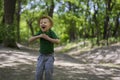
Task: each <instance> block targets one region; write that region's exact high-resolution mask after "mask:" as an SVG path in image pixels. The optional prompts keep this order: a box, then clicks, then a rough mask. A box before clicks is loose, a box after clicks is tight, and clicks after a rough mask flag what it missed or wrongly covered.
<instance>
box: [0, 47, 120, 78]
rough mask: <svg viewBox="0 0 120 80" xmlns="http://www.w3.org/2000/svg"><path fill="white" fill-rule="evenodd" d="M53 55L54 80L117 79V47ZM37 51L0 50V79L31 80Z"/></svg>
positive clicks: (119, 71)
mask: <svg viewBox="0 0 120 80" xmlns="http://www.w3.org/2000/svg"><path fill="white" fill-rule="evenodd" d="M77 51H78V50H72V53H74V55H73V54H70V53H71V51H70V52H67V53H65V54H61V53H56V54H55V63H54V65H55V69H54V80H120V47H119V46H113V47H109V48H100V49H94V50H91V51H89V52H85V53H82V54H78V52H77ZM37 56H38V52H37V51H33V50H14V49H8V48H0V80H34V74H35V67H36V59H37Z"/></svg>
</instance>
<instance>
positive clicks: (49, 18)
mask: <svg viewBox="0 0 120 80" xmlns="http://www.w3.org/2000/svg"><path fill="white" fill-rule="evenodd" d="M45 18H47V19H48V20H49V21H50V23H51V27H52V26H53V20H52V18H51V17H50V16H42V17H40V18H39V19H38V24H40V20H41V19H45Z"/></svg>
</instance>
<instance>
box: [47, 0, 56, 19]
mask: <svg viewBox="0 0 120 80" xmlns="http://www.w3.org/2000/svg"><path fill="white" fill-rule="evenodd" d="M54 8H55V4H54V0H52V1H51V6H50V9H49V11H48V15H49V16H50V17H53V13H54Z"/></svg>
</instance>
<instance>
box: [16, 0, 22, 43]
mask: <svg viewBox="0 0 120 80" xmlns="http://www.w3.org/2000/svg"><path fill="white" fill-rule="evenodd" d="M20 11H21V0H18V1H17V11H16V19H17V42H20Z"/></svg>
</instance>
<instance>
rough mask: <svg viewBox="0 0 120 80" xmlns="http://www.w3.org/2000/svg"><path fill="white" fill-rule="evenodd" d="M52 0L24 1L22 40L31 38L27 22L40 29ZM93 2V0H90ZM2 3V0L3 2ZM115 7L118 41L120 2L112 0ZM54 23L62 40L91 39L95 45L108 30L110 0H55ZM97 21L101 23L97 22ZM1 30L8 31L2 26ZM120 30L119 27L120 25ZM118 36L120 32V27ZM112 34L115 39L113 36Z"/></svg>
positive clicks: (112, 21) (113, 16) (112, 17)
mask: <svg viewBox="0 0 120 80" xmlns="http://www.w3.org/2000/svg"><path fill="white" fill-rule="evenodd" d="M51 1H52V0H49V1H48V0H40V1H39V0H27V1H25V0H22V8H23V9H22V11H21V22H20V36H21V40H22V41H27V40H28V38H29V37H30V36H31V31H30V27H29V25H28V24H27V21H29V22H30V21H31V25H32V27H33V30H34V32H35V33H36V32H37V31H38V30H39V28H38V24H37V20H38V18H39V17H40V16H42V15H45V14H46V15H47V14H48V9H50V5H51ZM88 1H89V2H88ZM0 4H2V3H1V1H0ZM112 4H114V5H113V8H112V9H111V11H110V13H109V18H110V20H109V24H110V27H109V28H108V29H109V38H110V39H108V40H109V41H110V42H114V41H115V42H117V41H118V40H117V41H116V38H114V37H113V36H112V34H113V32H114V30H115V26H116V18H117V15H118V14H119V12H120V10H119V9H120V6H119V5H120V1H119V0H115V1H112V3H111V5H112ZM54 5H55V8H54V11H55V12H54V14H53V20H54V26H53V27H52V29H53V30H54V31H55V32H56V33H57V35H58V36H59V38H60V40H61V41H62V43H68V42H70V41H71V38H74V39H75V40H80V39H83V41H84V40H86V39H90V41H91V42H92V43H93V44H96V43H97V40H98V41H101V40H102V38H103V33H104V24H105V17H106V3H105V1H104V0H62V1H61V0H54ZM0 9H2V7H1V6H0ZM2 16H3V12H2V11H0V21H2ZM96 23H97V24H96ZM1 28H2V29H1V30H4V29H3V27H1ZM118 29H119V28H118ZM117 35H120V33H119V30H118V31H117ZM111 37H112V38H111ZM117 38H118V39H119V37H118V36H117Z"/></svg>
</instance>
